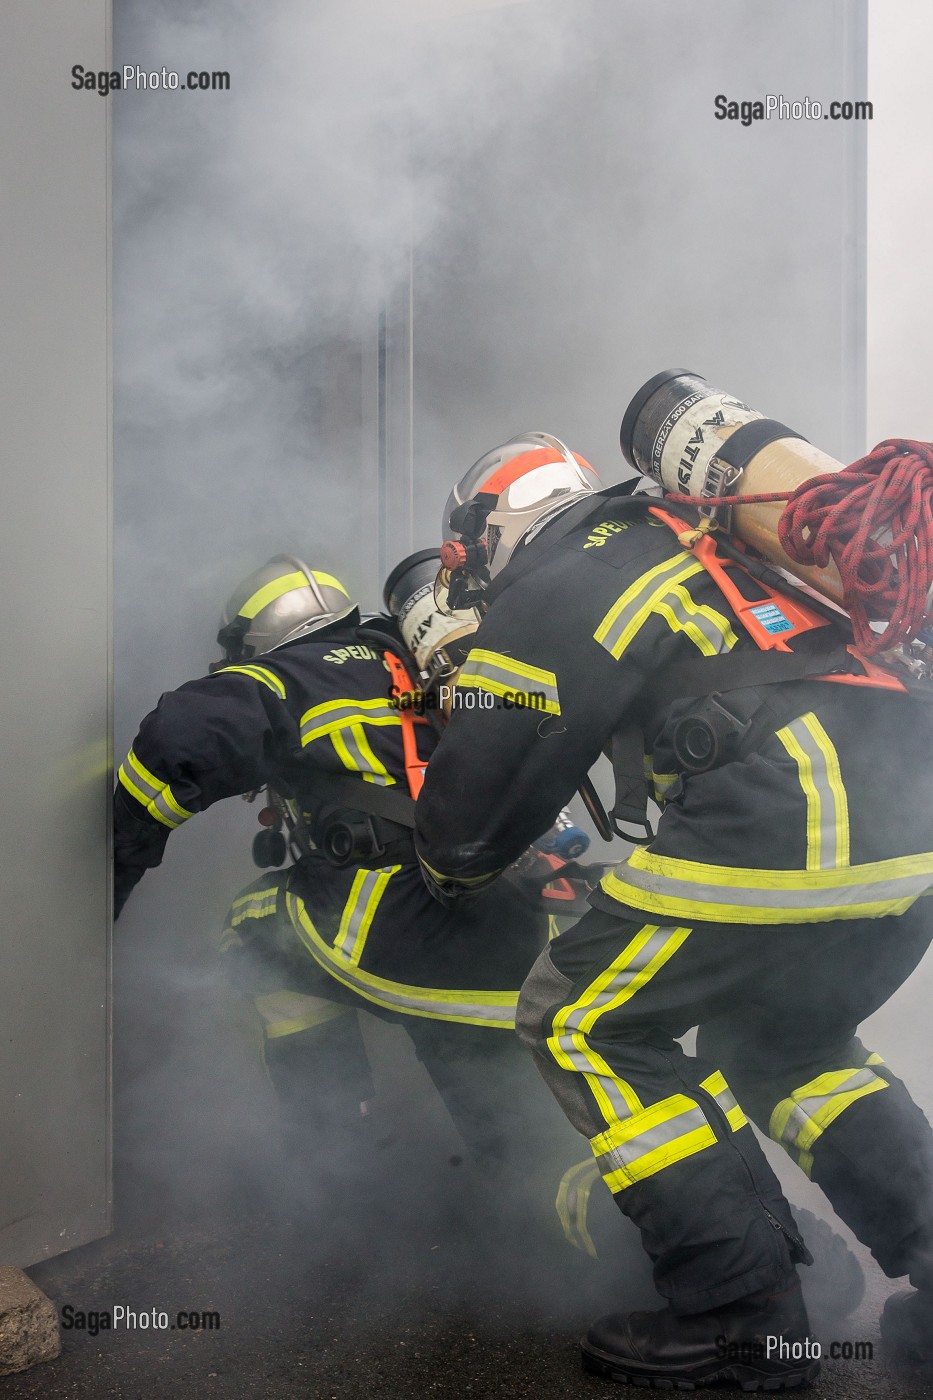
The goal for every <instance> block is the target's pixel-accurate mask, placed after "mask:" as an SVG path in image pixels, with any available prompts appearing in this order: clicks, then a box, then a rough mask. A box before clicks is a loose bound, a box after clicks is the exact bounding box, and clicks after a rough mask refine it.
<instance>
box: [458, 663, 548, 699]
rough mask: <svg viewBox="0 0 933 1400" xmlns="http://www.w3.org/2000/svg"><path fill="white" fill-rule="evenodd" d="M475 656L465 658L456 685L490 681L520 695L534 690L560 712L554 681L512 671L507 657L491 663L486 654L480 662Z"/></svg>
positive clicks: (536, 668)
mask: <svg viewBox="0 0 933 1400" xmlns="http://www.w3.org/2000/svg"><path fill="white" fill-rule="evenodd" d="M475 656H476V653H475V652H471V653H470V655H469V656H468V657H467V659H466V661H465V662H464V664H463V669H462V670H461V672H460V677H459V681H458V684H462V682H463V681H465V680H468V679H470V678H473V679H475V680H478V681H480V682H482V681H490V682H492V683H494V684H496V685H501V686H507V687H511V689H513V690H515V691H518V692H520V693H522V694H528V693H529V692H530V691H531V690H534V691H535V692H538V693H540V694H542V695H543V696H544V699H545V700H546V701H550V703H551V704H552V705H555V706H557V709H558V712H559V711H560V700H559V697H558V694H557V681H556V679H555V680H554V681H553V682H552V681H550V680H546V679H545V678H544V676H542V675H537V674H535V675H533V676H529V675H527V674H525V672H523V671H519V670H513V668H512V667H511V666H509V664H508V658H507V657H503V659H502V660H501V661H493V660H491V659H490V656H489V654H488V653H487V654H485V655H484V656H483V658H482V660H479V661H477V660H475V659H474V658H475ZM533 669H534V671H535V672H538V671H539V670H540V668H539V667H537V666H536V667H534V668H533ZM551 674H553V673H552V672H548V673H547V675H551Z"/></svg>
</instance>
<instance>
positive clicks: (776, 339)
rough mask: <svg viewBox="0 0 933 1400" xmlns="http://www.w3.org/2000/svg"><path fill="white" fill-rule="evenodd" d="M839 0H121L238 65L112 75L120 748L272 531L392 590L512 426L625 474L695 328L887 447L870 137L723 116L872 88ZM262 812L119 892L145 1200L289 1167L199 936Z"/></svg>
mask: <svg viewBox="0 0 933 1400" xmlns="http://www.w3.org/2000/svg"><path fill="white" fill-rule="evenodd" d="M446 8H449V9H450V10H451V11H455V10H456V9H458V8H460V9H462V10H464V11H465V12H464V13H449V14H448V13H443V12H442V10H445V9H446ZM843 9H845V6H843V7H840V6H835V5H834V6H822V7H819V8H818V10H817V9H816V8H815V7H813V6H812V4H811V3H810V0H787V3H785V4H783V5H782V6H780V7H777V6H773V7H768V9H767V10H764V9H763V8H762V7H760V6H755V7H751V6H749V5H747V4H745V3H742V0H716V2H715V3H713V2H712V0H710V3H707V4H705V5H704V6H696V5H695V4H693V3H692V0H690V2H689V3H688V0H658V3H656V4H653V5H650V6H648V5H645V4H641V3H634V2H633V0H577V3H574V4H568V3H564V4H549V3H538V0H525V3H520V4H512V5H506V6H490V7H474V6H462V7H456V6H450V7H441V6H439V5H437V4H432V3H429V0H410V3H409V4H407V5H397V4H392V5H387V4H384V3H376V0H371V2H370V3H356V0H354V3H349V0H330V2H329V3H324V2H323V0H320V2H319V3H315V4H313V5H311V4H307V3H305V2H302V3H298V0H271V3H268V4H263V5H261V6H258V5H255V4H248V3H246V0H238V3H227V4H223V5H221V4H219V3H212V2H211V0H200V3H182V2H181V0H176V2H175V3H167V0H162V3H158V4H156V3H151V0H116V3H115V63H116V64H117V65H120V66H122V65H123V64H124V63H132V64H138V65H139V66H140V67H141V68H143V69H145V70H148V69H160V68H161V67H162V66H163V65H165V66H166V67H168V68H170V69H175V70H177V71H179V72H180V73H182V74H183V75H184V74H185V73H186V72H187V71H188V70H189V69H195V70H206V71H208V72H210V71H215V70H226V71H228V72H229V73H230V80H231V81H230V91H229V92H227V93H223V92H197V93H187V92H183V93H173V92H154V93H123V94H118V95H117V96H116V97H115V98H114V100H113V101H114V107H113V130H114V172H115V173H114V378H115V413H116V426H115V478H116V489H115V511H116V542H117V543H116V561H115V570H116V618H115V628H116V674H117V740H116V747H117V750H118V751H119V752H122V751H125V749H126V747H127V746H128V744H129V742H130V740H131V738H132V734H133V731H134V729H135V726H136V723H137V722H138V719H139V718H140V717H141V716H142V714H143V713H145V711H146V710H147V709H149V708H151V706H152V705H153V704H154V702H155V700H156V699H157V697H158V694H159V693H160V691H161V690H164V689H166V688H168V687H171V686H174V685H177V684H179V683H180V682H181V681H183V680H184V679H186V678H188V677H189V676H192V675H196V674H201V673H203V671H204V670H205V669H206V665H207V662H208V661H209V660H211V659H212V657H213V656H214V655H215V654H216V653H215V649H214V648H213V644H212V638H213V633H214V629H215V627H216V619H217V615H218V613H219V610H220V606H221V603H222V601H223V599H224V597H225V596H226V594H227V593H228V592H229V591H230V590H231V589H232V587H233V585H234V584H235V583H236V582H237V581H238V579H239V578H240V576H241V575H243V574H244V573H246V572H248V571H249V570H251V569H252V568H254V567H256V566H257V565H258V564H259V563H261V562H262V561H263V560H264V559H265V558H266V557H267V556H269V555H271V554H273V553H278V552H282V551H291V552H295V553H297V554H299V555H300V556H303V557H306V558H308V557H310V558H313V560H314V562H315V564H316V565H317V566H320V567H324V568H327V569H329V570H330V571H332V572H334V573H336V574H337V575H338V576H339V577H342V578H343V579H344V580H345V581H346V582H347V584H348V585H349V586H350V587H351V589H352V590H353V591H356V592H357V593H358V594H359V596H360V597H361V598H362V601H363V602H364V604H365V605H366V606H368V607H375V606H377V605H378V601H379V588H380V585H381V582H382V579H381V576H380V571H381V567H382V566H384V565H385V564H386V563H387V564H389V565H391V564H393V563H394V562H396V559H397V558H398V557H400V556H401V555H402V554H403V553H404V552H406V550H407V549H408V548H410V547H411V545H412V544H413V545H415V546H419V547H420V546H422V545H425V544H430V543H435V542H436V539H437V527H438V521H439V513H440V507H441V504H442V502H443V500H444V497H445V496H446V494H447V491H448V489H449V487H450V484H451V482H452V481H453V480H454V479H455V478H456V477H458V476H459V475H461V474H462V473H463V471H464V470H465V469H466V468H467V467H468V466H469V464H470V462H471V461H472V460H473V459H474V458H475V457H477V456H478V455H479V454H480V453H481V452H482V451H484V450H485V449H487V448H488V447H490V446H492V445H493V444H494V443H495V442H498V441H502V440H503V439H504V438H506V437H508V436H510V435H512V434H513V433H515V432H517V431H519V430H522V429H527V428H542V429H547V430H550V431H554V432H557V433H558V434H560V435H561V436H563V437H565V438H566V439H568V440H569V441H570V443H571V445H572V446H573V447H574V448H576V449H577V450H579V451H582V452H583V453H584V454H585V455H586V456H588V457H589V458H590V459H591V460H592V461H593V462H594V465H595V466H596V467H597V469H598V470H600V472H601V473H602V475H603V477H604V479H605V480H607V481H611V480H614V479H616V478H617V477H619V476H621V475H623V474H625V468H624V466H623V463H622V461H621V458H620V456H619V454H618V448H617V445H616V442H617V438H616V435H617V431H618V422H619V418H620V416H621V412H622V410H623V408H624V407H625V404H626V402H627V401H628V398H629V397H630V395H631V394H632V393H633V392H634V391H635V389H637V387H638V386H639V384H640V383H641V382H642V381H643V380H644V379H646V378H647V377H648V376H649V375H651V374H652V373H655V372H656V371H657V370H659V369H661V368H664V367H666V366H668V365H671V364H682V365H684V366H686V367H687V368H693V369H695V370H697V371H698V372H701V373H704V374H706V375H707V376H708V377H709V378H710V379H711V380H712V381H713V382H714V383H717V384H718V385H720V386H721V387H723V388H726V389H730V390H732V391H734V392H736V393H738V394H741V395H743V396H744V397H746V398H747V400H748V401H749V402H750V403H753V404H754V405H755V406H756V407H758V408H760V409H761V410H762V411H763V412H765V413H767V414H769V415H773V416H775V417H778V418H781V419H782V420H784V421H786V422H789V423H791V424H793V425H794V426H796V427H798V428H799V429H800V431H802V432H804V433H806V435H807V436H808V437H810V438H811V439H812V440H813V441H815V442H818V443H819V444H820V445H821V446H823V447H825V448H826V449H827V450H828V451H830V452H834V453H837V454H839V455H855V453H856V452H858V451H860V450H861V448H862V446H863V441H862V437H861V424H860V422H858V421H857V420H858V415H857V413H853V411H852V404H853V402H855V397H854V396H853V382H854V378H855V374H856V370H857V357H853V353H852V351H851V345H850V343H849V341H848V340H847V338H846V337H847V334H848V335H850V336H851V335H852V334H853V333H858V332H859V331H860V328H859V327H858V326H857V324H856V323H857V298H855V297H854V291H853V289H854V286H855V280H856V275H857V267H856V265H855V263H854V262H853V261H852V260H851V259H852V240H851V239H850V238H849V236H848V235H849V233H850V232H851V228H852V226H853V224H852V221H853V220H857V219H858V218H859V217H860V210H859V207H858V203H857V199H856V197H855V195H854V194H853V187H852V184H851V181H850V179H849V175H848V174H847V172H850V171H851V169H852V162H853V161H854V160H856V159H857V145H856V144H854V143H855V142H856V137H855V135H853V133H852V132H851V131H846V130H844V129H842V128H841V127H839V126H834V125H832V124H830V123H826V124H825V125H824V124H823V123H822V122H820V123H815V124H813V125H812V126H808V125H807V124H803V125H801V124H799V123H798V124H795V123H784V124H777V123H772V124H770V125H768V126H767V127H765V126H761V127H759V128H756V129H753V130H748V129H745V128H742V127H740V126H738V125H736V124H732V123H720V122H717V121H716V120H715V119H714V116H713V97H714V95H715V94H716V93H718V92H724V93H727V94H729V95H731V96H734V97H736V98H744V97H754V96H759V95H763V94H764V93H767V92H780V93H786V94H787V95H788V96H790V97H792V98H798V97H801V98H802V97H803V96H805V95H810V96H811V97H816V98H819V99H822V100H824V101H829V100H830V99H831V98H833V97H837V96H840V95H845V93H844V91H843V88H842V84H843V82H844V81H845V63H844V44H843V28H842V22H841V12H842V10H843ZM840 270H841V271H840ZM409 312H413V326H414V336H413V341H412V340H411V339H410V337H409V331H410V329H411V324H412V322H411V321H410V320H409ZM380 323H381V324H383V325H384V327H385V363H386V392H387V409H386V422H387V427H386V432H387V434H388V438H389V440H388V446H387V447H386V449H385V454H384V458H383V459H381V458H380V440H379V432H378V422H377V419H378V415H379V411H378V407H377V398H378V382H377V381H378V370H379V333H380V332H379V328H380ZM853 343H854V342H853ZM412 371H413V380H412V379H411V378H410V374H411V372H412ZM409 414H410V415H411V418H412V420H413V425H414V435H413V441H411V442H409V441H408V438H407V436H406V432H407V429H406V424H407V423H408V415H409ZM409 426H410V425H409ZM393 434H394V435H395V436H394V437H393V436H392V435H393ZM380 462H382V465H383V467H384V475H383V477H382V478H380V470H381V467H380ZM410 486H413V488H414V494H413V497H411V498H410V497H409V488H410ZM382 490H385V491H386V492H387V498H386V500H385V501H384V502H383V504H384V505H385V508H386V509H385V515H386V519H387V520H388V521H389V524H390V528H387V527H386V525H385V523H384V522H383V521H380V520H379V519H378V518H377V514H378V512H377V509H376V507H377V505H378V504H379V502H380V500H381V497H380V496H379V492H380V491H382ZM410 518H413V521H414V529H413V532H412V530H411V527H410V525H409V524H408V523H407V522H408V521H409V519H410ZM254 829H255V826H254V824H253V822H252V820H251V817H250V809H245V808H243V807H242V806H241V805H240V804H238V803H230V804H227V806H226V808H225V809H224V810H222V811H213V812H211V813H210V814H209V815H208V816H206V817H204V818H201V819H199V820H198V821H197V822H193V823H190V824H189V825H188V827H186V828H185V829H184V830H183V831H181V832H179V833H177V834H176V835H175V836H173V838H172V841H171V843H170V848H169V852H168V855H167V858H166V862H165V865H164V866H163V868H162V869H161V870H160V871H158V872H156V873H154V874H151V875H149V876H148V877H147V879H146V881H145V882H144V884H143V885H142V887H141V888H140V889H139V890H138V891H137V893H136V894H135V896H134V898H133V900H132V901H131V903H130V904H129V906H128V909H127V912H126V914H125V915H124V916H123V918H122V919H121V922H120V924H119V925H118V929H117V940H116V942H117V954H116V958H117V974H118V983H117V985H118V999H117V1018H118V1037H119V1039H118V1056H119V1058H118V1088H119V1089H120V1091H121V1093H120V1097H119V1101H118V1102H119V1106H120V1115H121V1116H120V1117H119V1119H118V1147H119V1152H120V1157H119V1160H120V1161H121V1163H122V1164H123V1171H124V1176H125V1177H127V1179H128V1175H127V1174H128V1173H130V1172H132V1173H134V1175H135V1179H136V1180H137V1181H138V1183H139V1185H138V1188H137V1190H136V1192H135V1196H134V1200H135V1202H136V1205H137V1208H138V1207H139V1202H140V1201H142V1200H143V1199H145V1200H147V1202H148V1209H149V1210H150V1211H151V1214H152V1218H153V1220H155V1219H156V1218H158V1219H162V1218H164V1215H165V1212H166V1211H167V1210H171V1209H181V1210H183V1211H184V1213H185V1214H187V1215H188V1216H189V1217H190V1216H192V1215H193V1216H195V1217H197V1214H198V1212H199V1211H201V1210H203V1209H206V1207H207V1204H208V1202H209V1201H211V1200H212V1199H215V1198H217V1197H218V1195H219V1196H220V1197H221V1198H224V1199H225V1197H224V1191H219V1189H218V1188H219V1186H220V1185H223V1186H224V1189H225V1190H226V1188H228V1187H230V1189H233V1188H232V1187H231V1182H233V1183H236V1182H238V1181H240V1180H241V1179H244V1178H245V1179H246V1180H247V1181H255V1180H256V1179H257V1178H259V1177H260V1176H261V1175H262V1173H263V1171H264V1170H265V1165H264V1164H265V1163H266V1161H267V1156H266V1155H264V1154H266V1153H267V1148H266V1147H265V1145H264V1144H265V1143H266V1141H267V1139H268V1138H269V1136H270V1134H271V1132H272V1129H271V1123H272V1112H271V1100H270V1095H269V1091H268V1087H267V1086H266V1085H265V1084H264V1081H263V1080H262V1078H261V1076H260V1074H259V1071H258V1069H255V1068H251V1065H250V1061H249V1058H248V1055H247V1053H246V1052H245V1051H244V1050H243V1049H242V1046H241V1040H240V1038H239V1036H238V1032H237V1026H236V1024H235V1022H234V1020H233V1019H232V1011H231V1003H230V1001H229V999H227V998H226V996H225V994H224V992H223V991H222V990H221V989H220V988H219V986H218V983H217V978H216V974H215V972H214V970H213V963H212V958H211V952H210V947H209V944H208V937H207V935H208V934H209V932H211V931H213V930H214V929H215V928H217V927H218V925H219V923H220V921H221V919H222V916H223V913H224V910H225V908H226V906H227V904H228V903H229V901H230V900H231V899H232V897H233V896H234V895H235V894H236V893H237V891H238V889H239V888H240V886H241V885H243V884H245V883H246V882H247V881H248V880H249V879H251V878H252V877H253V875H254V873H255V872H254V870H253V869H252V868H251V866H250V863H249V856H248V842H249V838H250V837H251V835H252V831H253V830H254ZM383 1039H384V1037H383ZM382 1053H383V1061H382V1062H381V1065H382V1068H381V1070H380V1073H382V1074H383V1077H384V1080H385V1083H384V1086H383V1087H384V1092H385V1094H386V1096H387V1097H391V1094H392V1093H397V1092H399V1085H401V1086H402V1087H403V1091H404V1092H403V1094H402V1097H403V1099H404V1101H405V1112H407V1113H408V1114H412V1115H415V1114H417V1113H420V1114H421V1120H420V1121H422V1122H424V1123H426V1124H428V1126H429V1128H430V1130H431V1132H433V1133H434V1135H435V1139H436V1145H435V1147H434V1148H432V1149H431V1150H432V1152H436V1154H437V1157H436V1160H438V1161H440V1160H446V1154H447V1153H449V1152H452V1151H453V1152H455V1151H456V1142H455V1140H454V1139H453V1136H452V1130H451V1129H450V1126H449V1124H447V1123H446V1121H444V1116H443V1114H441V1115H440V1116H438V1113H437V1110H436V1108H435V1107H434V1105H433V1101H432V1099H431V1097H430V1095H429V1094H427V1093H426V1091H425V1088H424V1082H423V1077H421V1078H419V1077H418V1075H417V1074H416V1072H415V1069H414V1068H413V1067H412V1065H411V1064H410V1061H409V1060H406V1059H404V1058H402V1060H401V1062H400V1064H399V1065H398V1066H397V1067H396V1069H394V1070H393V1069H392V1065H391V1059H392V1056H393V1055H396V1054H397V1053H398V1046H397V1044H396V1043H395V1042H391V1043H390V1044H388V1046H387V1047H384V1049H383V1052H382ZM529 1072H530V1071H529ZM393 1076H394V1078H393ZM413 1083H414V1084H415V1085H416V1089H415V1090H413V1089H412V1088H411V1085H412V1084H413ZM393 1086H394V1087H393ZM419 1094H420V1095H421V1097H422V1100H423V1102H422V1105H421V1107H420V1108H419V1107H418V1103H417V1097H418V1095H419ZM551 1112H552V1113H553V1114H554V1122H555V1125H558V1124H559V1119H558V1115H557V1110H556V1108H554V1109H552V1110H551ZM402 1116H404V1115H402ZM168 1121H171V1123H172V1124H173V1130H172V1132H171V1133H168V1132H166V1131H165V1125H166V1123H167V1122H168ZM415 1121H418V1120H417V1119H416V1120H415ZM560 1126H561V1127H562V1126H563V1125H562V1124H560ZM557 1131H558V1126H555V1132H557ZM445 1135H446V1139H445ZM438 1143H439V1144H440V1145H439V1146H438V1145H437V1144H438ZM579 1155H580V1156H581V1157H582V1156H583V1152H582V1150H581V1152H580V1154H579ZM220 1156H223V1157H225V1158H226V1165H227V1168H229V1172H228V1174H227V1175H224V1174H223V1173H220V1172H219V1169H218V1166H217V1160H218V1157H220ZM182 1160H185V1161H186V1162H187V1164H188V1166H187V1170H185V1171H183V1170H182V1168H181V1166H180V1163H181V1161H182ZM432 1160H433V1159H432ZM221 1176H224V1181H223V1182H221V1180H220V1178H221Z"/></svg>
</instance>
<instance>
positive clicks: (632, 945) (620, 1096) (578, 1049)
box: [547, 924, 690, 1123]
mask: <svg viewBox="0 0 933 1400" xmlns="http://www.w3.org/2000/svg"><path fill="white" fill-rule="evenodd" d="M689 933H690V930H689V928H679V929H673V930H672V929H670V928H660V927H658V926H657V925H655V924H647V925H645V927H644V928H642V929H639V931H638V933H636V934H635V936H634V937H633V938H632V939H630V941H629V942H628V943H627V944H626V946H625V947H624V948H623V950H622V952H621V953H620V954H619V956H618V957H617V958H616V959H615V961H614V962H612V963H611V964H610V966H609V967H607V968H606V969H605V970H604V971H603V972H601V973H600V974H599V976H598V977H597V978H596V979H595V980H594V981H593V982H591V983H590V984H589V986H587V987H586V988H584V990H583V992H582V993H581V994H580V996H579V997H578V998H577V1000H576V1001H574V1002H570V1003H568V1004H567V1005H566V1006H562V1007H561V1008H560V1010H559V1011H558V1012H557V1014H556V1015H555V1017H554V1021H553V1024H552V1031H551V1035H550V1036H549V1037H548V1040H547V1047H548V1050H549V1051H550V1053H551V1054H552V1055H553V1056H554V1059H555V1060H556V1061H557V1063H558V1064H559V1065H561V1066H562V1067H563V1068H564V1069H569V1070H574V1071H576V1072H578V1073H582V1075H583V1077H584V1079H585V1080H586V1082H587V1084H588V1085H589V1087H590V1090H591V1092H592V1094H593V1097H594V1098H595V1100H596V1103H597V1105H598V1107H599V1111H600V1112H601V1114H602V1116H603V1118H604V1119H605V1120H606V1122H607V1123H615V1122H617V1121H618V1120H619V1119H620V1118H623V1117H627V1116H628V1115H629V1114H633V1113H638V1112H640V1111H641V1108H642V1104H641V1100H640V1099H639V1097H638V1095H637V1094H636V1092H635V1090H634V1089H633V1088H632V1086H631V1085H630V1084H628V1083H626V1081H625V1080H623V1079H620V1078H619V1077H618V1075H616V1074H615V1073H614V1071H613V1070H612V1069H611V1068H610V1066H609V1065H608V1064H607V1063H606V1061H605V1060H604V1059H603V1057H602V1056H601V1055H599V1054H597V1052H596V1051H595V1050H594V1049H593V1047H592V1046H591V1045H590V1044H589V1041H588V1040H587V1034H588V1032H589V1031H591V1030H592V1029H593V1026H594V1025H595V1024H596V1021H597V1020H598V1019H599V1017H600V1016H602V1015H603V1014H604V1013H605V1012H606V1011H610V1010H615V1009H616V1008H617V1007H619V1006H621V1005H623V1004H624V1003H625V1002H626V1001H628V1000H629V998H630V997H632V996H634V995H635V993H636V992H637V991H638V990H639V988H640V987H643V986H644V985H645V983H646V982H648V981H650V979H651V978H652V977H653V976H654V974H655V973H656V972H657V971H658V969H659V968H660V967H663V965H664V963H666V962H667V960H668V959H669V958H670V957H672V956H673V954H674V953H675V952H676V951H677V949H678V948H679V947H680V946H681V944H682V943H683V942H684V940H685V939H686V938H687V936H688V935H689Z"/></svg>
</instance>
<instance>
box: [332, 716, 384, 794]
mask: <svg viewBox="0 0 933 1400" xmlns="http://www.w3.org/2000/svg"><path fill="white" fill-rule="evenodd" d="M340 737H341V739H342V740H343V742H344V745H345V746H346V750H347V753H348V754H349V755H350V757H351V759H352V760H353V768H352V769H351V772H359V773H367V774H369V776H370V777H371V778H372V781H373V782H374V783H378V784H379V786H380V787H388V786H389V785H390V784H392V783H394V782H395V779H394V778H392V777H390V775H389V774H388V773H387V772H386V770H385V766H384V765H383V764H380V765H379V767H378V768H377V767H375V766H374V764H373V759H372V758H370V757H369V756H368V755H367V754H365V753H364V752H363V750H362V748H361V747H360V744H359V740H358V739H357V736H356V734H355V733H354V729H353V727H352V726H351V727H350V728H349V729H342V730H341V731H340ZM376 761H377V762H378V760H376Z"/></svg>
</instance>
